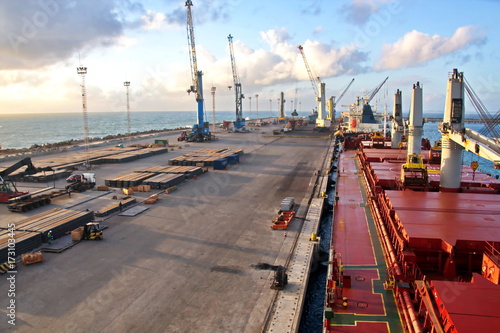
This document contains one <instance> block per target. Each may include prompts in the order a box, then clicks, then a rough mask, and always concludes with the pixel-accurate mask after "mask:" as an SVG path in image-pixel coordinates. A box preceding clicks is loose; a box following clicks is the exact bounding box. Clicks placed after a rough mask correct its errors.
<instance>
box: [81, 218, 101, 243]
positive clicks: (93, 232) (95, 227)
mask: <svg viewBox="0 0 500 333" xmlns="http://www.w3.org/2000/svg"><path fill="white" fill-rule="evenodd" d="M103 230H104V229H103V228H101V226H100V225H99V222H89V223H87V224H85V225H84V226H83V235H82V239H96V240H102V239H103V237H104V235H103V232H102V231H103Z"/></svg>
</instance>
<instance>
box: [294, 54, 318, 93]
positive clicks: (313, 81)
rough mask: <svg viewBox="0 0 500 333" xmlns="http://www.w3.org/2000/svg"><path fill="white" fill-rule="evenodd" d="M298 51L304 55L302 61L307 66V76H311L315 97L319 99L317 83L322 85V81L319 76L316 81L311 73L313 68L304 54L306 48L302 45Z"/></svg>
mask: <svg viewBox="0 0 500 333" xmlns="http://www.w3.org/2000/svg"><path fill="white" fill-rule="evenodd" d="M298 49H299V50H300V54H302V59H304V64H305V65H306V70H307V74H308V75H309V80H310V81H311V84H312V87H313V91H314V96H315V97H316V98H318V97H319V91H318V84H317V83H321V80H320V78H319V76H318V77H316V79H315V78H314V75H313V73H312V71H311V67H309V63H308V62H307V58H306V54H305V53H304V48H303V47H302V45H299V46H298ZM316 80H317V81H316Z"/></svg>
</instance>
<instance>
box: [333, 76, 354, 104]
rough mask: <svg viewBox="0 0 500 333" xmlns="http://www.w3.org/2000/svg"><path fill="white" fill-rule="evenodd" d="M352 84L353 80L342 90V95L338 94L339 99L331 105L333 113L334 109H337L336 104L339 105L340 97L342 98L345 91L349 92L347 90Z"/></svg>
mask: <svg viewBox="0 0 500 333" xmlns="http://www.w3.org/2000/svg"><path fill="white" fill-rule="evenodd" d="M353 82H354V78H352V80H351V82H349V84H348V85H347V87H346V88H345V89H344V91H342V93H341V94H340V96H339V98H337V100H336V101H335V102H334V103H333V110H334V111H335V108H336V107H337V103H339V102H340V100H341V99H342V97H344V95H345V93H346V92H347V90H349V88H350V87H351V85H352V83H353Z"/></svg>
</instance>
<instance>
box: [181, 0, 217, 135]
mask: <svg viewBox="0 0 500 333" xmlns="http://www.w3.org/2000/svg"><path fill="white" fill-rule="evenodd" d="M191 6H193V2H192V1H191V0H186V7H187V35H188V46H189V61H190V62H191V77H192V83H193V84H192V85H191V86H190V87H189V89H188V90H187V92H188V94H189V93H192V92H193V93H194V94H195V98H196V102H197V103H198V123H197V124H194V125H193V131H192V135H191V136H190V137H189V138H188V141H198V142H202V141H210V140H211V139H212V135H211V133H210V129H209V125H208V122H205V121H204V117H203V116H204V114H203V112H204V103H203V82H202V75H203V73H202V72H201V71H199V70H198V62H197V60H196V44H195V41H194V25H193V16H192V13H191Z"/></svg>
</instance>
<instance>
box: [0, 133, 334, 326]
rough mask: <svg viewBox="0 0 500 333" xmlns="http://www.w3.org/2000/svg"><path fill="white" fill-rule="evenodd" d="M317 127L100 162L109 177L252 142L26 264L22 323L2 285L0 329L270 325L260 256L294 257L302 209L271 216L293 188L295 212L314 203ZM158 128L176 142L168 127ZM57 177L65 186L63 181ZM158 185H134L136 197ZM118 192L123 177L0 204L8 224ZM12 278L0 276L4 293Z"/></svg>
mask: <svg viewBox="0 0 500 333" xmlns="http://www.w3.org/2000/svg"><path fill="white" fill-rule="evenodd" d="M312 128H313V127H312V125H309V126H306V127H304V128H301V129H299V130H296V131H295V132H292V134H293V135H294V136H293V137H292V136H290V137H287V135H276V136H271V135H269V134H272V129H273V127H263V128H260V129H257V130H255V131H252V132H250V133H219V134H217V136H218V137H219V140H218V141H214V142H211V143H189V144H188V145H187V144H184V143H183V144H180V146H179V147H182V149H179V147H176V148H174V151H171V152H169V153H167V154H163V155H154V156H151V157H148V158H144V159H140V160H136V161H133V162H129V163H123V164H111V165H102V166H101V167H100V168H98V169H95V170H94V171H93V172H95V174H96V178H97V180H98V185H101V184H103V183H104V179H106V178H107V177H111V176H113V175H117V174H120V173H126V172H132V171H133V170H134V169H137V168H142V167H147V166H152V165H159V164H165V165H166V164H167V161H168V159H171V158H174V157H177V156H180V155H182V154H184V153H186V152H191V151H196V150H200V149H204V148H231V149H243V150H244V154H243V155H241V157H240V163H239V164H236V165H231V166H230V167H229V170H215V171H214V170H211V169H210V171H209V172H208V173H206V174H203V175H201V176H199V177H197V179H193V180H189V181H186V182H185V183H183V184H181V185H179V186H178V189H177V191H175V192H173V193H170V194H164V193H162V194H160V200H159V201H158V202H157V203H156V204H154V205H148V206H147V207H148V208H147V209H145V210H144V211H142V212H140V213H138V214H136V215H135V214H126V211H125V212H123V214H115V215H111V216H109V217H106V218H99V220H100V221H101V223H102V224H103V225H107V226H108V228H107V229H106V230H105V231H104V240H103V241H85V242H81V243H78V244H77V245H75V246H73V247H72V248H71V249H69V250H66V251H64V252H62V253H44V259H45V260H44V262H43V263H39V264H34V265H30V266H23V265H22V264H20V265H19V267H18V270H17V273H16V278H15V298H13V299H15V304H16V308H15V314H16V321H15V323H16V325H15V326H13V325H10V324H9V323H8V317H7V313H8V310H7V305H8V302H9V298H7V297H3V296H2V297H1V298H0V314H1V315H0V318H2V319H0V331H2V332H3V331H16V332H34V331H36V332H145V331H146V332H211V333H212V332H262V331H263V330H264V329H265V325H266V322H267V319H268V318H270V313H273V305H274V304H275V296H276V292H275V291H274V290H272V289H270V281H271V279H272V276H273V273H274V272H273V271H270V270H257V269H255V268H253V266H254V265H256V264H259V263H269V264H271V265H274V264H275V263H277V262H280V260H282V259H283V258H285V260H286V258H288V257H289V256H290V254H291V253H292V252H291V251H292V249H293V248H294V247H295V246H294V244H295V243H296V242H295V239H296V238H297V237H299V231H300V228H299V224H301V223H295V222H297V221H294V222H293V223H295V224H292V226H291V228H290V229H289V230H288V231H287V237H284V235H283V232H282V231H278V230H271V229H270V225H271V221H272V219H274V218H275V217H276V216H277V211H278V208H279V204H280V202H281V200H282V199H283V198H285V197H289V196H292V197H294V198H295V201H296V202H297V203H299V207H298V209H299V212H306V211H307V210H309V205H308V203H309V200H310V198H311V193H313V192H311V191H310V188H311V186H312V187H313V188H317V183H316V182H317V180H318V170H320V173H321V172H323V171H324V170H323V168H324V159H325V155H326V153H327V151H328V150H329V147H330V140H325V139H324V138H323V136H324V133H316V134H315V133H312ZM320 134H322V136H321V137H320ZM157 139H168V140H169V141H170V142H171V143H177V142H176V136H172V135H171V136H164V137H157ZM147 140H148V139H144V141H145V142H147ZM150 141H154V140H150ZM150 143H151V142H150ZM70 153H71V152H67V154H70ZM37 158H38V157H34V158H33V162H34V164H35V165H36V161H37ZM20 185H24V186H26V187H27V188H29V187H30V186H33V184H28V183H26V184H20ZM42 185H43V184H36V186H42ZM50 185H55V187H56V188H62V187H64V185H65V182H64V180H58V181H56V182H55V184H50ZM35 189H36V188H35ZM30 190H33V189H30ZM151 194H153V193H152V192H149V193H135V194H134V196H136V198H137V201H138V202H139V203H138V206H144V205H143V204H142V203H141V202H142V201H143V200H144V199H146V198H147V196H149V195H151ZM113 196H117V197H120V196H121V192H120V191H119V189H116V190H115V191H111V192H109V193H108V194H107V195H103V193H101V192H98V191H87V192H83V193H73V194H72V196H71V198H68V197H67V196H65V197H63V198H60V199H57V200H54V203H53V204H51V205H49V206H44V207H40V208H38V209H35V210H33V211H29V212H27V213H24V214H16V213H11V212H9V211H8V210H7V209H6V207H5V206H0V216H1V222H0V224H1V225H0V226H3V225H4V224H8V223H16V222H18V221H20V220H22V219H24V218H26V217H28V216H33V215H36V214H37V213H40V212H43V211H44V210H45V209H47V210H48V209H51V208H56V207H63V208H69V207H71V208H72V209H82V210H85V209H89V210H98V209H99V208H100V207H103V206H105V205H106V203H109V202H110V201H111V200H114V199H113V198H112V197H113ZM306 206H307V207H306ZM134 208H135V209H137V208H136V207H134ZM138 210H139V211H141V209H138ZM303 216H304V215H303ZM291 267H293V266H291ZM293 270H295V268H293ZM9 288H10V283H9V281H7V279H6V277H5V275H2V276H0V293H1V294H3V295H5V294H6V293H7V291H8V290H9ZM285 290H286V289H285ZM10 299H12V298H10Z"/></svg>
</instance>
